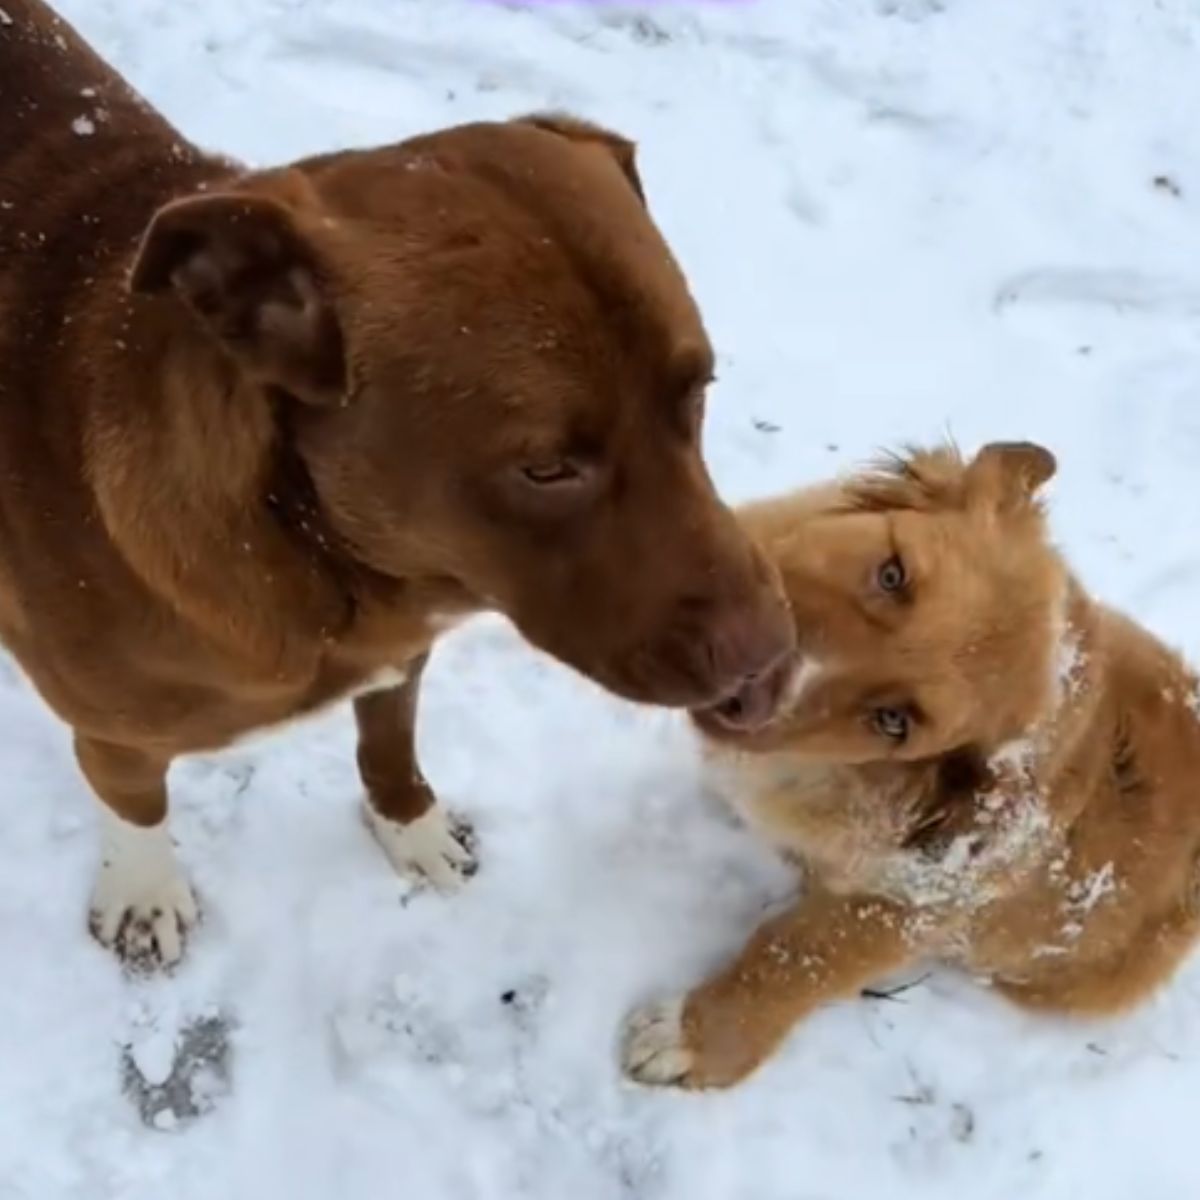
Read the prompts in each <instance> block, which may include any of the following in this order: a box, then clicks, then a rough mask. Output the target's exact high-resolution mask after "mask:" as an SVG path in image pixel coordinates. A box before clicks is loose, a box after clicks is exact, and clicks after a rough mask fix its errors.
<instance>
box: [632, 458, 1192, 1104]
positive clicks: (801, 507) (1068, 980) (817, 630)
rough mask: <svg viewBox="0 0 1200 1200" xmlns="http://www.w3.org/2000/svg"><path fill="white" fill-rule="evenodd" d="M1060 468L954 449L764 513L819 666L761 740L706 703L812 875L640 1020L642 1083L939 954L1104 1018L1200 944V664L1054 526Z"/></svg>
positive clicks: (718, 732)
mask: <svg viewBox="0 0 1200 1200" xmlns="http://www.w3.org/2000/svg"><path fill="white" fill-rule="evenodd" d="M1054 469H1055V463H1054V459H1053V457H1052V456H1051V454H1050V453H1049V452H1048V451H1046V450H1043V449H1041V448H1040V447H1037V446H1032V445H1025V444H1017V445H991V446H988V447H986V448H984V449H983V450H982V451H981V452H980V453H979V455H978V456H977V457H976V458H975V459H974V461H972V462H970V463H969V464H968V463H964V461H963V460H962V459H961V458H960V457H959V455H958V454H957V453H956V452H955V451H953V450H950V449H938V450H933V451H929V452H919V453H915V454H913V455H911V456H910V457H907V458H903V459H900V460H897V461H896V462H895V463H893V464H891V465H890V466H888V467H887V468H886V469H884V470H881V471H878V472H874V473H868V474H864V475H861V476H859V477H856V478H851V479H850V480H849V481H847V482H845V483H842V484H839V485H831V486H827V487H822V488H819V489H814V490H811V491H805V492H800V493H798V494H796V495H794V496H791V497H787V498H784V499H781V500H779V501H775V502H768V503H763V504H759V505H755V506H752V507H750V508H748V509H746V510H745V511H744V512H743V513H742V516H743V519H744V522H745V524H746V525H747V526H748V528H749V529H750V531H751V532H752V534H753V535H754V536H755V537H756V538H757V539H758V541H759V542H760V544H761V545H762V546H763V547H764V548H765V549H766V550H767V551H768V553H769V554H770V555H772V556H773V557H774V558H775V560H776V561H777V563H778V564H779V566H780V567H781V569H782V571H783V576H784V580H785V587H786V590H787V592H788V594H789V596H790V599H791V603H792V606H793V609H794V615H795V621H796V627H797V631H798V634H799V639H800V646H801V658H800V660H799V662H800V665H799V667H798V668H797V669H796V670H795V671H794V673H793V674H792V677H791V681H790V684H789V685H788V686H789V693H788V694H787V696H786V703H785V704H784V706H783V708H782V710H781V715H780V716H778V717H777V718H776V719H774V720H772V721H770V722H769V723H768V724H766V725H765V726H764V727H762V728H761V729H760V730H759V731H758V732H757V733H753V734H749V735H747V734H745V733H744V732H739V730H738V729H734V728H732V724H733V722H732V720H731V718H734V717H736V718H737V720H738V724H739V725H740V726H741V728H742V729H744V728H745V723H746V722H745V717H746V714H745V713H744V712H741V713H732V712H730V711H724V710H722V709H715V710H709V711H707V712H704V713H700V714H698V715H697V717H696V720H697V723H698V725H699V726H700V728H701V729H702V731H703V732H704V734H705V735H706V743H707V748H708V750H709V752H710V753H711V755H712V757H713V758H714V759H715V760H716V761H717V762H718V763H719V764H721V765H722V767H723V768H727V769H728V770H729V777H730V779H731V780H732V782H733V784H734V787H735V788H736V800H737V803H738V805H739V807H740V808H741V810H742V811H743V812H744V813H745V814H746V815H747V817H748V818H749V820H750V821H751V822H752V824H754V825H755V826H757V827H758V828H759V829H761V830H762V831H763V832H764V833H765V834H766V835H767V836H768V837H769V838H770V839H771V840H772V841H773V842H775V843H776V844H777V845H779V846H780V847H782V848H784V849H785V850H786V851H789V852H792V853H795V854H796V855H798V856H800V858H802V860H803V861H804V863H805V864H806V866H807V868H808V886H807V890H806V893H805V894H804V896H803V897H802V899H800V901H799V902H798V903H797V904H796V905H795V906H794V907H793V908H792V909H791V910H790V911H788V912H786V913H785V914H784V915H782V916H779V917H777V918H775V919H773V920H770V921H768V922H767V923H766V924H765V925H763V926H762V927H761V928H760V929H759V930H758V931H757V932H756V933H755V934H754V936H753V937H752V938H751V939H750V940H749V942H748V943H747V944H746V946H745V948H744V949H743V950H742V952H741V953H740V954H739V955H738V956H737V958H736V959H735V960H734V961H733V962H732V963H730V964H729V965H728V966H726V967H725V968H724V969H723V970H721V971H719V972H718V973H717V974H716V975H714V976H713V977H712V978H711V979H709V980H707V981H706V982H705V983H703V984H702V985H700V986H699V987H697V988H695V989H693V990H692V991H691V992H690V993H689V994H688V995H687V996H686V997H685V998H684V999H682V1000H679V1001H675V1002H670V1003H666V1004H657V1005H653V1006H650V1007H648V1008H646V1009H643V1010H641V1011H640V1012H638V1013H635V1014H634V1016H633V1017H632V1019H631V1021H630V1024H629V1027H628V1030H627V1036H626V1043H625V1052H624V1060H625V1067H626V1070H627V1071H628V1072H629V1074H631V1075H632V1076H633V1077H634V1078H636V1079H638V1080H640V1081H642V1082H645V1083H653V1084H677V1085H682V1086H686V1087H712V1086H724V1085H729V1084H732V1083H735V1082H736V1081H738V1080H740V1079H742V1078H743V1077H744V1076H746V1075H747V1074H748V1073H749V1072H751V1071H752V1070H754V1068H756V1067H757V1066H758V1065H759V1064H760V1063H762V1062H763V1061H764V1059H766V1058H767V1056H768V1055H769V1054H770V1053H771V1052H772V1051H773V1050H774V1049H775V1047H776V1046H777V1045H778V1044H779V1043H780V1041H781V1040H782V1039H783V1038H784V1037H785V1036H786V1035H787V1033H788V1031H789V1030H790V1029H791V1028H792V1027H793V1025H795V1023H796V1022H797V1021H798V1020H800V1019H801V1018H802V1017H804V1016H805V1015H806V1014H808V1013H811V1012H812V1011H813V1010H814V1009H816V1008H818V1007H819V1006H820V1005H823V1004H826V1003H828V1002H829V1001H831V1000H835V999H838V998H840V997H848V996H853V995H855V994H856V993H857V992H858V991H859V989H860V988H861V987H862V986H863V985H864V984H867V983H869V982H870V981H872V980H876V979H878V978H879V977H880V976H883V975H885V974H887V973H889V972H892V971H895V970H896V969H898V968H902V967H904V966H905V965H907V964H911V963H913V962H914V960H918V959H934V960H939V961H941V962H943V963H949V964H954V965H959V966H961V967H963V968H965V969H967V970H969V971H971V972H972V973H976V974H978V975H980V976H982V977H984V978H986V979H988V980H990V981H991V982H992V983H993V984H994V986H995V987H996V988H997V989H999V990H1000V991H1002V992H1003V993H1004V994H1006V995H1007V996H1010V997H1012V999H1013V1000H1015V1001H1017V1002H1018V1003H1021V1004H1024V1005H1027V1006H1029V1007H1031V1008H1037V1009H1046V1010H1055V1011H1059V1012H1063V1013H1075V1014H1081V1015H1102V1014H1109V1013H1113V1012H1116V1011H1118V1010H1120V1009H1123V1008H1125V1007H1127V1006H1129V1005H1131V1004H1133V1003H1134V1002H1136V1001H1138V1000H1141V999H1143V998H1144V997H1145V996H1146V995H1147V994H1148V993H1149V992H1150V990H1151V989H1152V988H1154V987H1155V986H1156V985H1157V984H1160V983H1162V982H1163V981H1164V980H1166V979H1167V977H1168V976H1169V975H1170V974H1171V972H1172V971H1173V969H1174V968H1175V967H1176V966H1177V964H1178V963H1179V961H1180V959H1181V958H1182V957H1183V955H1184V954H1185V953H1186V952H1187V950H1188V948H1189V947H1190V946H1191V945H1192V942H1193V939H1194V938H1195V936H1196V933H1197V929H1198V926H1200V858H1198V853H1200V793H1198V791H1197V786H1198V784H1197V781H1198V780H1200V722H1198V720H1197V703H1196V696H1197V681H1196V677H1195V675H1194V674H1193V673H1191V672H1190V671H1189V670H1188V669H1187V668H1186V667H1185V666H1184V664H1183V663H1182V662H1181V661H1180V659H1179V658H1178V657H1177V656H1176V655H1175V654H1173V653H1172V652H1171V651H1170V650H1168V649H1167V648H1166V647H1165V646H1163V645H1162V644H1161V643H1160V642H1158V641H1157V640H1156V639H1155V638H1153V637H1152V636H1151V635H1150V634H1148V633H1147V632H1145V631H1144V630H1142V629H1140V628H1138V627H1137V626H1136V625H1134V624H1133V623H1132V622H1130V621H1129V620H1127V619H1126V618H1124V617H1123V616H1121V615H1119V614H1118V613H1115V612H1113V611H1111V610H1109V609H1106V608H1104V607H1102V606H1101V605H1099V604H1097V603H1095V602H1094V601H1093V600H1092V599H1091V598H1090V597H1089V596H1088V595H1087V594H1086V593H1085V592H1084V590H1083V588H1082V587H1081V586H1080V584H1079V582H1078V580H1076V579H1075V578H1074V577H1073V576H1072V574H1071V572H1070V571H1069V569H1068V568H1067V566H1066V565H1065V563H1064V562H1063V560H1062V559H1061V558H1060V557H1059V555H1058V554H1057V553H1056V552H1055V550H1054V549H1053V548H1052V547H1051V545H1050V543H1049V541H1048V540H1047V531H1046V527H1045V522H1044V519H1043V515H1042V511H1041V508H1040V506H1039V504H1038V503H1037V501H1036V499H1035V492H1036V491H1037V489H1038V487H1039V486H1040V485H1041V484H1042V483H1044V482H1045V481H1046V480H1047V479H1049V478H1050V476H1051V475H1052V474H1053V473H1054ZM748 700H749V701H751V702H752V700H753V698H747V697H743V698H742V703H743V704H745V703H747V702H748ZM761 700H762V703H763V706H764V712H766V711H769V707H768V706H769V701H770V700H771V697H769V696H764V697H762V698H761ZM727 707H728V706H727Z"/></svg>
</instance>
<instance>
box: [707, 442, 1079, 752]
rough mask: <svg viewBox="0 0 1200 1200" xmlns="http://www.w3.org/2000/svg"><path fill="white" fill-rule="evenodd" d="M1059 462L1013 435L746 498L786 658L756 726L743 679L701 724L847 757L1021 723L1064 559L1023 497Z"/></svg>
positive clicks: (977, 743)
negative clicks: (792, 660)
mask: <svg viewBox="0 0 1200 1200" xmlns="http://www.w3.org/2000/svg"><path fill="white" fill-rule="evenodd" d="M1054 470H1055V462H1054V458H1053V456H1052V455H1051V454H1050V452H1049V451H1047V450H1044V449H1042V448H1041V447H1039V446H1034V445H1029V444H1026V443H1018V444H993V445H989V446H986V447H984V448H983V449H982V450H981V451H980V452H979V454H978V455H977V456H976V458H975V459H974V460H973V461H972V462H970V463H965V462H964V461H963V460H962V459H961V458H960V456H959V455H958V454H957V452H956V451H954V450H952V449H948V448H947V449H938V450H934V451H928V452H917V453H914V454H911V455H909V456H907V457H904V458H899V459H896V460H895V461H893V462H891V463H889V464H887V465H886V466H885V467H884V468H882V469H881V470H879V471H876V472H872V473H868V474H865V475H862V476H859V477H857V478H853V479H851V480H849V481H848V482H846V483H845V484H843V485H841V486H838V487H834V488H827V489H820V490H818V491H814V492H813V493H811V494H808V495H805V494H804V493H800V494H799V495H798V496H796V497H794V498H791V499H784V500H781V501H777V502H774V503H768V504H764V505H759V506H752V507H750V508H748V509H747V510H746V511H745V513H744V520H745V523H746V525H747V527H748V528H749V529H750V530H751V531H752V532H753V533H754V534H755V535H756V536H757V537H758V538H759V540H760V541H761V543H762V544H763V545H764V547H765V548H766V549H767V551H768V553H769V554H770V555H771V556H773V557H774V558H775V560H776V562H777V563H778V565H779V568H780V570H781V572H782V574H783V579H784V585H785V589H786V591H787V593H788V596H789V597H790V599H791V603H792V610H793V614H794V619H795V623H796V629H797V635H798V644H799V660H798V663H799V665H798V666H796V667H794V668H792V669H789V670H779V671H776V672H774V673H772V674H771V675H769V676H767V677H764V680H763V681H762V684H761V687H762V688H763V689H766V690H767V691H768V692H769V693H770V694H769V695H767V696H765V697H761V698H759V701H758V702H759V703H761V704H762V705H763V707H764V710H766V711H774V712H776V713H778V714H779V715H778V716H777V718H776V719H775V720H774V721H773V722H772V723H770V724H769V725H767V726H766V727H765V728H764V729H762V730H761V731H759V732H758V733H756V734H755V735H753V736H751V737H749V738H747V737H744V736H741V727H742V726H743V725H744V724H745V721H744V718H743V717H742V715H741V714H740V713H738V712H737V711H736V705H737V704H738V703H747V702H750V703H753V702H754V701H755V696H754V693H753V692H747V693H746V694H745V695H743V696H742V697H741V698H740V699H739V700H730V701H727V702H725V703H724V704H721V705H718V706H716V707H715V708H712V709H709V710H707V711H705V712H701V713H698V714H697V721H698V722H699V724H700V727H701V728H702V730H704V731H705V732H706V733H708V734H710V735H712V736H713V737H714V738H717V739H720V740H728V739H731V738H732V739H733V740H736V741H737V742H738V744H739V745H742V746H743V747H744V748H745V749H747V750H755V749H760V750H764V751H772V750H778V749H787V750H788V751H789V753H796V754H799V755H802V756H806V757H807V756H811V757H812V758H813V759H817V760H823V761H829V762H836V763H843V764H850V765H853V764H858V765H861V764H866V763H873V762H886V761H898V760H899V761H916V760H933V759H937V758H941V757H942V756H946V755H949V754H956V755H957V754H960V752H963V751H964V750H967V749H975V750H977V749H983V750H984V751H985V752H988V751H990V750H993V749H996V748H998V747H999V746H1001V745H1003V744H1004V743H1005V742H1007V741H1009V740H1011V739H1014V738H1016V737H1018V736H1020V735H1021V734H1022V733H1023V732H1024V731H1026V730H1028V729H1029V728H1030V726H1031V725H1033V724H1034V723H1035V722H1036V721H1037V720H1038V719H1039V718H1040V717H1041V716H1043V715H1044V714H1045V713H1046V712H1047V711H1048V710H1049V708H1050V706H1051V705H1052V703H1053V702H1054V697H1055V689H1056V687H1057V686H1059V680H1058V679H1057V676H1056V672H1057V671H1058V669H1059V667H1060V665H1061V663H1060V648H1061V636H1062V633H1063V628H1062V626H1063V621H1064V618H1065V613H1064V604H1065V597H1066V575H1065V568H1064V567H1063V565H1062V563H1061V560H1060V559H1059V558H1058V556H1057V555H1056V554H1055V553H1054V551H1053V549H1052V548H1051V547H1050V545H1049V544H1048V542H1047V537H1046V529H1045V525H1044V520H1043V516H1042V513H1041V509H1040V505H1039V504H1038V501H1037V499H1036V492H1037V489H1038V488H1039V487H1040V485H1041V484H1043V483H1044V482H1045V481H1046V480H1048V479H1049V478H1050V477H1051V476H1052V475H1053V473H1054ZM731 725H732V726H733V728H732V729H731V728H730V726H731ZM955 761H957V759H956V760H955Z"/></svg>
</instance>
